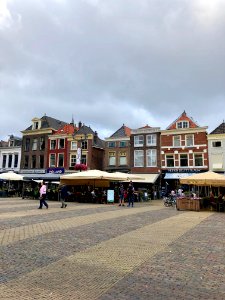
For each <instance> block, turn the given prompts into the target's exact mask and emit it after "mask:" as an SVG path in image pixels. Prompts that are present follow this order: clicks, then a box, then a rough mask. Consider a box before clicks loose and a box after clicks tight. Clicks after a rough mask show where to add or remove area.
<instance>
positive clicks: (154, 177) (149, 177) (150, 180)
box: [127, 173, 160, 183]
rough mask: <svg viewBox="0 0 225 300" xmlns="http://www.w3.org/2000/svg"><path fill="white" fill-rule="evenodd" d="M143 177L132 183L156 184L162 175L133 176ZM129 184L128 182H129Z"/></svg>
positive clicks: (133, 180)
mask: <svg viewBox="0 0 225 300" xmlns="http://www.w3.org/2000/svg"><path fill="white" fill-rule="evenodd" d="M132 175H137V176H140V177H142V178H143V179H132V182H136V183H138V182H142V183H155V182H156V180H157V178H158V177H159V175H160V174H158V173H157V174H139V173H138V174H133V173H132ZM127 182H128V181H127Z"/></svg>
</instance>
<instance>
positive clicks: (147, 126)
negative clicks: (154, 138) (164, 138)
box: [138, 124, 152, 129]
mask: <svg viewBox="0 0 225 300" xmlns="http://www.w3.org/2000/svg"><path fill="white" fill-rule="evenodd" d="M145 128H152V127H151V126H149V125H148V124H146V125H145V126H143V127H140V128H138V129H145Z"/></svg>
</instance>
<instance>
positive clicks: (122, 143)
mask: <svg viewBox="0 0 225 300" xmlns="http://www.w3.org/2000/svg"><path fill="white" fill-rule="evenodd" d="M126 146H127V142H126V141H121V142H120V144H119V147H120V148H124V147H126Z"/></svg>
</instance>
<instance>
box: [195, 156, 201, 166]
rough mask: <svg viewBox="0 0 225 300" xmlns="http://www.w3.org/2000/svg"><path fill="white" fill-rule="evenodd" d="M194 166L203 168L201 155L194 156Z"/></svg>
mask: <svg viewBox="0 0 225 300" xmlns="http://www.w3.org/2000/svg"><path fill="white" fill-rule="evenodd" d="M195 166H196V167H202V166H203V157H202V154H195Z"/></svg>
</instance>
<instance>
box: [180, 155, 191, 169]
mask: <svg viewBox="0 0 225 300" xmlns="http://www.w3.org/2000/svg"><path fill="white" fill-rule="evenodd" d="M182 155H185V156H186V157H187V165H186V166H181V156H182ZM179 166H180V168H187V167H189V156H188V153H180V154H179Z"/></svg>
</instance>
